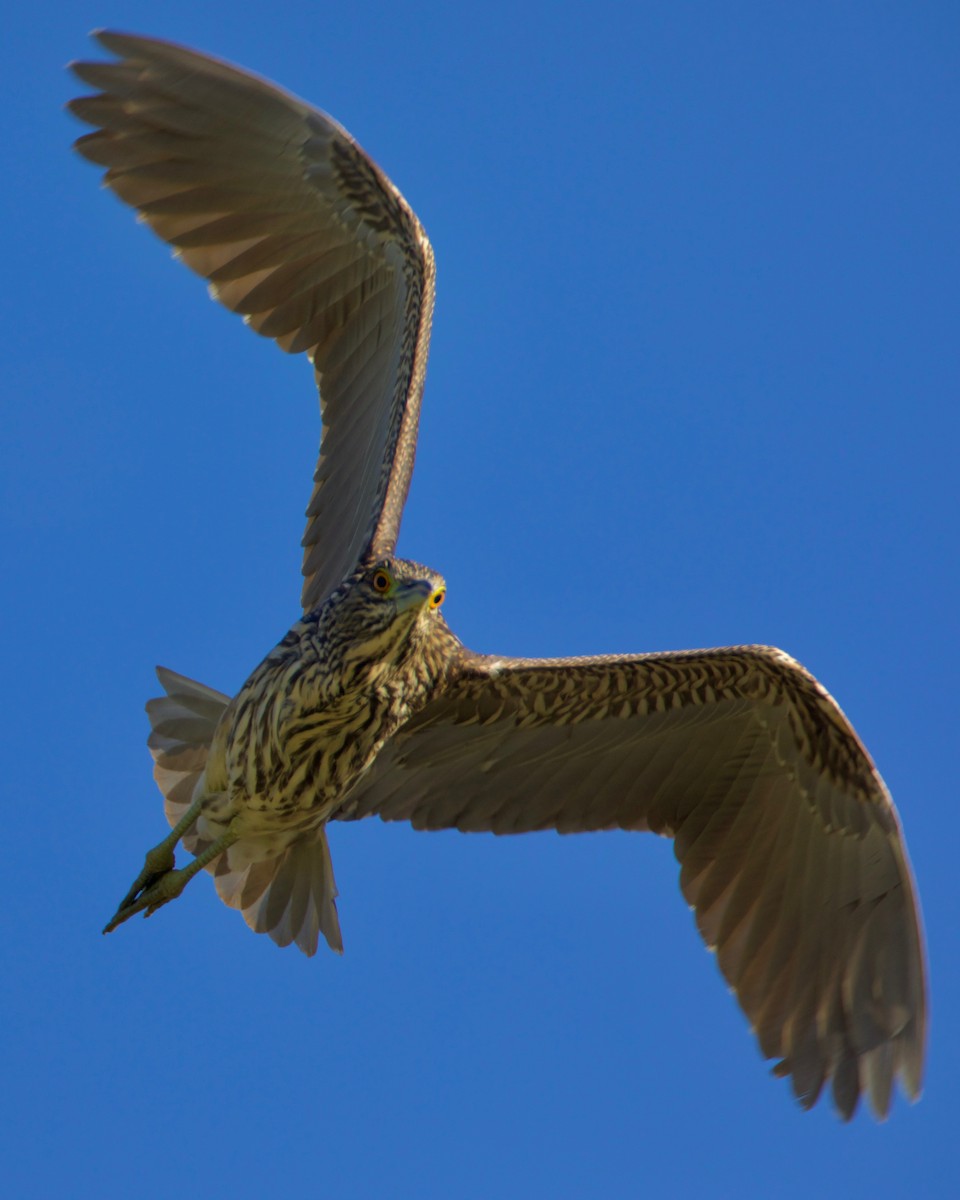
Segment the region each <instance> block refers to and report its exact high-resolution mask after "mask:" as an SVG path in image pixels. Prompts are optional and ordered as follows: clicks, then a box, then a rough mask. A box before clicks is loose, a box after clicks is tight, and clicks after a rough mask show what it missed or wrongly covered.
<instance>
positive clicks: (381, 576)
mask: <svg viewBox="0 0 960 1200" xmlns="http://www.w3.org/2000/svg"><path fill="white" fill-rule="evenodd" d="M392 583H393V580H392V579H391V578H390V576H389V575H388V574H387V572H386V571H383V570H380V571H375V572H374V575H373V590H374V591H375V592H379V594H380V595H381V596H385V595H386V594H387V592H389V591H390V585H391V584H392Z"/></svg>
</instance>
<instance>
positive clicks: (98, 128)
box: [70, 33, 926, 1119]
mask: <svg viewBox="0 0 960 1200" xmlns="http://www.w3.org/2000/svg"><path fill="white" fill-rule="evenodd" d="M96 36H97V38H98V40H99V42H100V43H101V45H102V46H104V47H105V49H106V50H107V51H108V52H110V53H111V54H112V55H113V56H114V59H113V60H112V61H108V62H79V63H74V64H73V65H72V69H73V71H74V73H75V74H76V75H77V76H78V77H79V78H80V79H81V80H82V81H83V82H84V83H85V84H87V85H89V86H91V87H93V88H94V89H96V93H95V94H93V95H87V96H84V97H82V98H80V99H77V100H74V101H72V103H71V104H70V109H71V110H72V112H73V113H74V114H75V115H76V116H77V117H78V118H80V120H82V121H84V122H86V123H87V124H89V125H92V126H94V131H93V132H92V133H88V134H86V135H85V136H84V137H81V138H80V139H79V140H78V141H77V143H76V148H77V150H78V151H79V152H80V154H82V155H83V157H84V158H87V159H89V160H90V161H91V162H94V163H97V164H99V165H100V166H102V167H104V168H106V172H105V175H104V181H105V183H106V184H107V186H109V187H110V188H111V189H112V190H113V191H114V192H115V193H116V194H117V196H119V197H120V199H122V200H124V201H125V202H126V203H127V204H129V205H131V206H132V207H133V208H135V209H136V210H137V212H138V213H139V215H140V218H141V219H142V220H143V221H145V222H146V223H147V224H148V225H149V226H150V227H151V229H153V231H154V232H155V233H156V234H157V235H158V236H159V237H161V238H162V239H163V240H164V241H166V242H167V243H169V244H170V245H171V246H172V247H173V248H174V252H175V254H176V256H177V257H178V258H180V259H181V260H182V261H183V262H184V263H186V265H187V266H188V267H190V268H191V269H192V270H193V271H195V272H196V273H197V274H199V275H201V276H202V277H203V278H204V279H206V280H207V281H208V284H209V288H210V292H211V294H212V295H213V296H214V297H215V298H216V299H217V300H219V301H220V303H221V304H223V305H225V306H226V307H227V308H228V309H230V310H231V311H233V312H236V313H239V314H241V315H242V316H243V319H244V321H245V322H246V323H247V324H248V325H249V326H250V327H251V328H252V329H254V330H256V332H257V333H259V334H262V335H263V336H264V337H269V338H273V339H274V340H275V341H276V342H277V344H278V345H279V346H280V347H281V349H283V350H285V351H287V352H288V353H290V354H299V353H303V354H305V355H306V356H307V358H308V359H309V360H310V362H311V363H312V364H313V369H314V372H315V375H316V383H317V386H318V388H319V392H320V411H321V423H322V439H321V446H320V456H319V462H318V464H317V469H316V473H315V475H314V486H313V493H312V496H311V499H310V503H309V505H308V508H307V526H306V532H305V534H304V538H303V546H304V556H303V576H304V582H303V591H302V596H301V605H302V616H301V617H300V619H299V620H297V621H296V622H295V624H294V625H293V626H292V628H291V629H290V631H289V633H288V634H287V635H286V636H285V637H284V638H283V640H282V641H281V642H280V643H279V645H277V647H276V648H275V649H274V650H272V651H271V652H270V653H269V654H268V655H267V657H266V658H265V659H264V660H263V662H262V663H260V665H259V666H257V667H256V668H255V669H254V671H253V673H252V674H251V675H250V677H249V678H248V679H247V681H246V683H244V685H243V686H242V688H241V689H240V691H239V692H238V693H237V695H236V696H234V697H233V698H232V699H231V698H230V697H228V696H225V695H223V694H222V693H220V692H217V691H214V690H213V689H212V688H209V687H206V686H205V685H204V684H201V683H197V682H195V681H194V680H192V679H188V678H186V677H185V676H183V675H178V674H176V673H175V672H173V671H169V670H165V669H160V670H159V671H158V675H159V679H160V683H161V685H162V686H163V689H164V692H165V695H163V696H162V697H160V698H158V699H154V700H151V701H150V702H149V703H148V705H147V712H148V714H149V719H150V723H151V733H150V737H149V746H150V750H151V752H152V754H153V758H154V761H155V770H154V775H155V778H156V781H157V784H158V785H159V787H160V790H161V792H162V793H163V796H164V799H165V811H166V816H167V820H168V821H169V823H170V825H171V826H172V828H171V831H170V833H169V835H168V836H167V837H165V838H164V839H163V840H162V841H161V842H160V843H159V844H158V845H157V846H155V847H154V848H153V849H152V850H150V851H149V852H148V853H147V855H146V860H145V863H144V867H143V869H142V870H141V872H140V874H139V875H138V876H137V878H136V879H135V880H134V882H133V885H132V886H131V888H130V890H129V892H128V893H127V895H126V896H125V897H124V899H123V901H122V902H121V904H120V906H119V908H118V910H117V912H116V915H115V916H114V917H113V919H112V920H111V921H110V923H109V925H108V926H107V928H106V930H105V932H109V931H110V930H112V929H114V928H116V926H118V925H120V924H121V923H122V922H124V921H126V920H127V919H128V918H129V917H131V916H133V915H134V914H135V913H139V912H142V913H144V914H145V915H149V914H150V913H152V912H154V911H155V910H156V909H158V908H159V907H160V906H161V905H163V904H166V903H167V902H168V901H170V900H172V899H174V898H175V897H176V896H178V895H180V893H181V892H182V891H183V888H184V886H185V885H186V884H187V882H188V881H189V880H190V879H191V878H192V877H193V876H194V875H195V874H197V873H198V872H199V871H200V870H202V869H206V870H208V871H209V872H211V873H212V874H213V877H214V882H215V884H216V888H217V891H218V892H219V894H220V897H221V899H223V900H224V902H225V903H226V904H228V905H230V906H231V907H233V908H237V909H239V910H240V911H241V912H242V913H243V915H244V917H245V919H246V921H247V923H248V924H249V925H250V927H251V928H252V929H254V930H256V931H257V932H258V933H268V934H269V935H270V936H271V937H272V938H273V939H274V941H276V942H277V943H279V944H280V945H281V946H285V945H289V944H290V943H291V942H295V943H296V944H297V945H298V946H299V947H300V948H301V949H302V950H303V951H304V952H305V953H307V954H313V953H314V952H315V951H316V948H317V943H318V938H319V935H320V934H321V933H322V934H323V936H324V938H325V939H326V941H327V942H328V944H329V945H330V946H331V947H332V948H333V949H335V950H338V951H339V950H341V949H342V943H341V938H340V926H339V921H338V917H337V910H336V905H335V897H336V894H337V893H336V887H335V884H334V877H333V868H332V864H331V860H330V852H329V848H328V844H327V837H326V825H327V822H329V821H334V820H339V821H353V820H358V819H359V818H361V817H367V816H374V815H376V816H379V817H381V818H382V819H383V820H385V821H409V822H410V823H411V824H412V825H413V826H414V828H416V829H425V830H429V829H451V828H452V829H460V830H462V831H464V832H492V833H496V834H508V833H525V832H530V831H534V830H546V829H553V830H556V831H558V832H559V833H577V832H582V831H587V830H602V829H623V830H635V831H640V830H649V831H652V832H654V833H659V834H662V835H664V836H667V837H672V838H673V840H674V847H675V850H676V855H677V858H678V860H679V862H680V886H681V888H682V890H683V894H684V896H685V897H686V900H687V902H688V903H689V904H690V905H691V907H692V908H693V909H694V911H695V914H696V921H697V925H698V927H699V929H700V932H701V934H702V936H703V938H704V941H705V942H706V943H707V945H708V946H709V947H710V948H711V949H712V950H713V951H715V953H716V957H717V962H718V963H719V966H720V969H721V971H722V972H723V974H724V976H725V977H726V980H727V982H728V984H729V985H730V987H731V989H732V990H733V991H734V992H735V993H736V995H737V998H738V1000H739V1002H740V1005H741V1007H742V1008H743V1010H744V1012H745V1014H746V1016H747V1018H748V1020H749V1022H750V1024H751V1027H752V1028H753V1031H754V1033H755V1034H756V1036H757V1039H758V1041H759V1044H760V1048H761V1050H762V1052H763V1054H764V1055H766V1056H767V1057H768V1058H775V1059H777V1060H779V1061H778V1063H777V1065H776V1066H775V1068H774V1071H775V1073H777V1074H778V1075H781V1076H789V1077H790V1078H791V1081H792V1085H793V1089H794V1092H795V1094H796V1096H797V1098H798V1099H799V1100H800V1102H801V1103H802V1104H803V1105H804V1106H805V1107H810V1106H811V1105H812V1104H813V1103H814V1102H815V1101H816V1100H817V1098H818V1096H819V1095H820V1093H821V1091H822V1089H823V1087H824V1085H825V1084H826V1083H828V1082H829V1083H830V1085H831V1087H832V1093H833V1100H834V1104H835V1106H836V1108H837V1110H838V1111H839V1113H840V1114H841V1116H843V1117H844V1118H845V1119H846V1118H849V1117H850V1116H852V1114H853V1112H854V1110H855V1109H856V1107H857V1103H858V1100H859V1097H860V1095H861V1094H862V1093H866V1095H867V1096H868V1098H869V1102H870V1104H871V1106H872V1108H873V1110H874V1112H875V1113H876V1114H877V1115H878V1116H880V1117H883V1116H885V1115H886V1114H887V1112H888V1110H889V1106H890V1099H891V1092H892V1088H893V1083H894V1080H895V1079H897V1078H899V1080H900V1083H901V1086H902V1087H903V1089H904V1091H905V1092H906V1094H907V1095H908V1096H910V1097H911V1098H916V1097H917V1096H918V1095H919V1092H920V1087H921V1080H922V1073H923V1057H924V1044H925V1026H926V997H925V991H926V984H925V965H924V950H923V939H922V934H921V930H920V920H919V912H918V905H917V900H916V895H915V891H914V885H913V881H912V877H911V871H910V866H909V862H908V859H907V853H906V848H905V845H904V840H903V835H902V833H901V830H900V824H899V821H898V818H897V813H896V810H895V808H894V806H893V802H892V801H891V799H890V796H889V794H888V793H887V790H886V788H885V787H884V784H883V781H882V780H881V778H880V776H879V774H878V773H877V770H876V768H875V767H874V765H873V762H872V760H871V759H870V756H869V755H868V753H867V751H866V749H865V748H864V746H863V745H862V743H861V742H860V740H859V738H858V737H857V735H856V733H855V732H854V730H853V728H852V727H851V725H850V723H849V722H848V721H847V719H846V717H845V716H844V715H843V713H842V712H841V710H840V708H839V706H838V705H837V703H836V702H835V701H834V700H833V698H832V697H831V696H830V694H829V693H828V692H827V691H826V689H825V688H824V687H823V686H822V685H821V684H820V683H818V682H817V680H816V679H814V677H813V676H812V675H811V674H810V673H809V672H807V671H806V670H805V669H804V668H803V667H802V666H800V664H799V663H797V662H796V661H795V660H794V659H792V658H791V657H790V656H789V655H787V654H785V653H784V652H783V651H781V650H777V649H774V648H771V647H769V646H733V647H728V648H723V649H711V650H686V651H678V652H674V653H658V654H624V655H605V656H600V657H580V658H562V659H530V658H507V657H502V656H493V655H485V654H477V653H474V652H473V651H471V650H468V649H467V648H466V647H465V646H464V645H463V644H462V643H461V642H460V641H459V639H458V638H457V637H456V635H455V634H454V633H452V632H451V630H450V629H449V628H448V626H447V624H446V622H445V620H444V618H443V614H442V604H443V599H444V594H445V585H444V581H443V579H442V578H441V576H440V575H439V574H437V573H436V572H435V571H433V570H431V569H430V568H428V567H424V566H421V565H420V564H419V563H416V562H411V561H408V560H405V559H401V558H398V557H397V556H396V553H395V551H396V543H397V535H398V532H399V528H400V520H401V516H402V514H403V506H404V502H405V500H406V496H407V489H408V487H409V484H410V475H411V472H412V470H413V460H414V452H415V449H416V442H417V426H418V422H419V416H420V404H421V400H422V396H423V385H424V374H425V370H426V361H427V351H428V346H429V341H430V321H431V315H432V312H433V301H434V275H435V273H434V259H433V251H432V249H431V247H430V243H429V241H428V240H427V236H426V234H425V233H424V231H423V228H422V227H421V225H420V223H419V221H418V220H417V218H416V216H415V215H414V213H413V211H412V210H411V208H410V207H409V205H408V204H407V202H406V201H405V200H404V198H403V197H402V196H401V195H400V193H399V192H398V191H397V189H396V188H395V187H394V186H393V184H392V183H391V182H390V181H389V179H387V177H386V176H385V175H384V174H383V173H382V171H380V169H379V168H378V167H377V166H376V165H375V164H374V163H373V162H372V161H371V160H370V159H369V158H368V157H367V155H366V154H364V152H363V151H362V150H361V149H360V147H359V146H358V145H357V143H356V142H355V141H354V140H353V139H352V138H351V137H350V135H349V134H347V133H346V131H345V130H344V129H342V128H341V127H340V126H339V125H338V124H337V123H336V122H335V121H333V120H331V118H330V117H328V116H326V115H325V114H324V113H322V112H320V111H319V110H318V109H316V108H313V107H311V106H310V105H308V104H306V103H304V102H303V101H301V100H299V99H297V98H296V97H295V96H292V95H291V94H289V93H288V92H285V91H282V90H281V89H280V88H277V87H275V86H274V85H272V84H270V83H268V82H266V81H265V80H263V79H260V78H258V77H257V76H255V75H251V74H249V73H248V72H246V71H242V70H239V69H238V68H236V67H233V66H230V65H228V64H226V63H224V62H221V61H219V60H217V59H215V58H211V57H208V56H207V55H204V54H199V53H196V52H194V51H191V50H187V49H185V48H183V47H180V46H177V45H174V44H171V43H169V42H162V41H157V40H154V39H151V38H143V37H133V36H130V35H126V34H119V33H99V34H97V35H96ZM178 844H182V845H183V847H184V849H185V850H186V851H187V852H188V853H190V854H192V855H193V858H192V860H191V861H190V862H189V863H188V864H187V865H186V866H184V867H182V868H177V867H176V865H175V861H174V851H175V849H176V847H177V845H178Z"/></svg>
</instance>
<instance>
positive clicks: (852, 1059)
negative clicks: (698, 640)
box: [339, 646, 926, 1118]
mask: <svg viewBox="0 0 960 1200" xmlns="http://www.w3.org/2000/svg"><path fill="white" fill-rule="evenodd" d="M373 813H376V814H379V816H381V817H382V818H383V819H384V820H388V821H395V820H406V821H411V822H412V823H413V825H414V826H415V827H416V828H418V829H446V828H451V827H452V828H456V829H460V830H464V831H466V832H474V831H481V830H487V831H491V832H493V833H501V834H502V833H523V832H527V831H531V830H537V829H556V830H558V831H559V832H560V833H575V832H578V831H582V830H598V829H615V828H620V829H632V830H637V829H649V830H652V831H654V832H656V833H661V834H665V835H668V836H671V837H673V838H674V843H675V849H676V854H677V858H678V859H679V860H680V863H681V872H680V886H681V888H682V889H683V893H684V895H685V897H686V898H687V900H688V901H689V903H690V904H691V905H692V906H693V907H694V908H695V910H696V919H697V924H698V926H699V928H700V932H701V934H702V935H703V938H704V940H705V941H706V943H707V945H708V946H709V947H710V948H711V949H714V950H715V951H716V953H717V960H718V962H719V964H720V968H721V970H722V971H723V973H724V975H725V976H726V978H727V981H728V982H729V984H730V986H731V987H732V988H733V989H734V990H735V991H736V993H737V996H738V998H739V1000H740V1004H741V1006H742V1007H743V1009H744V1011H745V1013H746V1015H747V1017H748V1018H749V1020H750V1023H751V1025H752V1027H753V1029H754V1032H755V1033H756V1035H757V1038H758V1040H759V1042H760V1046H761V1049H762V1051H763V1053H764V1054H765V1055H766V1056H767V1057H768V1058H779V1059H781V1060H782V1061H781V1063H780V1064H779V1065H778V1067H777V1068H776V1070H777V1073H778V1074H781V1075H786V1074H789V1075H791V1076H792V1080H793V1087H794V1091H795V1093H796V1095H797V1097H798V1098H799V1099H800V1101H801V1102H802V1103H803V1104H804V1105H805V1106H806V1107H809V1106H811V1105H812V1104H813V1103H814V1102H815V1101H816V1099H817V1097H818V1096H819V1094H820V1091H821V1089H822V1087H823V1084H824V1082H825V1081H826V1080H828V1079H832V1081H833V1095H834V1101H835V1104H836V1106H837V1108H838V1110H839V1111H840V1113H841V1114H842V1115H843V1116H844V1118H849V1117H850V1116H851V1115H852V1114H853V1112H854V1110H855V1108H856V1105H857V1101H858V1098H859V1095H860V1093H861V1091H863V1090H865V1091H867V1093H868V1095H869V1098H870V1102H871V1105H872V1107H873V1109H874V1111H875V1112H876V1113H877V1114H878V1115H879V1116H884V1115H886V1113H887V1111H888V1109H889V1105H890V1093H891V1089H892V1084H893V1080H894V1078H895V1077H897V1076H898V1075H899V1077H900V1079H901V1082H902V1085H903V1087H904V1088H905V1090H906V1092H907V1093H908V1094H909V1095H910V1096H911V1097H916V1096H917V1095H918V1094H919V1091H920V1086H921V1079H922V1071H923V1055H924V1042H925V1026H926V1015H925V970H924V955H923V946H922V936H921V932H920V924H919V917H918V909H917V902H916V899H915V896H914V889H913V882H912V878H911V873H910V867H909V864H908V861H907V856H906V850H905V846H904V843H903V838H902V836H901V833H900V827H899V824H898V821H897V815H896V812H895V810H894V807H893V804H892V802H891V800H890V797H889V795H888V793H887V791H886V789H885V787H884V785H883V782H882V781H881V779H880V776H879V775H878V774H877V772H876V770H875V768H874V766H873V763H872V762H871V760H870V758H869V756H868V755H867V752H866V750H865V749H864V748H863V746H862V745H861V743H860V741H859V740H858V738H857V736H856V734H855V733H854V731H853V729H852V728H851V726H850V724H849V722H848V721H847V720H846V718H845V717H844V715H843V713H842V712H841V711H840V709H839V708H838V706H837V704H836V702H835V701H834V700H833V699H832V697H831V696H830V695H829V694H828V693H827V692H826V691H825V690H824V688H822V687H821V686H820V684H819V683H817V681H816V680H815V679H814V678H813V676H812V675H810V674H808V673H807V672H806V671H805V670H804V669H803V668H802V667H801V666H800V665H799V664H798V663H796V662H794V660H793V659H791V658H790V657H789V656H788V655H786V654H784V653H782V651H779V650H774V649H770V648H768V647H763V646H746V647H733V648H730V649H722V650H703V651H688V652H683V653H677V654H652V655H640V656H635V657H623V658H615V657H609V658H594V659H587V658H581V659H557V660H542V661H537V660H523V659H492V658H480V657H477V658H475V659H472V660H470V659H468V660H467V661H466V662H465V664H464V669H463V671H462V673H461V674H460V675H459V676H458V677H457V676H455V677H454V678H453V679H452V680H451V682H450V684H449V686H448V689H447V691H446V693H445V694H444V695H442V696H440V697H439V698H438V699H436V700H434V701H432V702H431V703H430V705H429V706H428V707H427V708H425V709H424V710H423V711H422V712H420V713H419V714H418V715H417V716H415V717H414V718H412V719H411V720H410V721H409V722H408V723H407V724H406V725H405V726H404V727H403V728H402V729H401V731H400V732H399V733H398V734H397V735H396V736H395V738H394V739H393V741H392V742H391V743H389V744H388V745H387V747H385V749H384V751H383V752H382V753H381V756H380V758H379V759H378V761H377V763H376V764H375V766H374V768H373V770H372V772H371V774H370V775H369V776H367V777H366V779H365V780H364V781H363V782H362V783H361V784H360V786H359V787H358V788H357V789H356V790H355V791H354V792H352V793H351V795H350V796H349V798H348V800H347V802H346V804H345V806H344V811H343V812H342V813H341V814H339V815H341V816H342V817H345V818H348V819H349V818H355V817H362V816H367V815H369V814H373Z"/></svg>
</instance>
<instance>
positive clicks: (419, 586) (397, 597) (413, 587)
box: [393, 579, 436, 613]
mask: <svg viewBox="0 0 960 1200" xmlns="http://www.w3.org/2000/svg"><path fill="white" fill-rule="evenodd" d="M435 591H436V589H435V588H434V586H433V584H432V583H428V582H427V580H426V579H410V580H406V581H404V582H403V583H399V584H397V588H396V591H395V592H394V594H393V599H394V603H395V604H396V606H397V612H398V613H404V612H411V611H416V612H419V610H420V609H421V608H423V607H424V606H425V605H426V604H429V602H430V598H431V596H432V595H433V593H434V592H435Z"/></svg>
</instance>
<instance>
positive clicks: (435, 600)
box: [430, 588, 447, 608]
mask: <svg viewBox="0 0 960 1200" xmlns="http://www.w3.org/2000/svg"><path fill="white" fill-rule="evenodd" d="M446 595H447V589H446V588H437V590H436V591H435V592H434V593H433V595H432V596H431V597H430V607H431V608H439V607H440V605H441V604H442V603H443V601H444V599H445V597H446Z"/></svg>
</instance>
